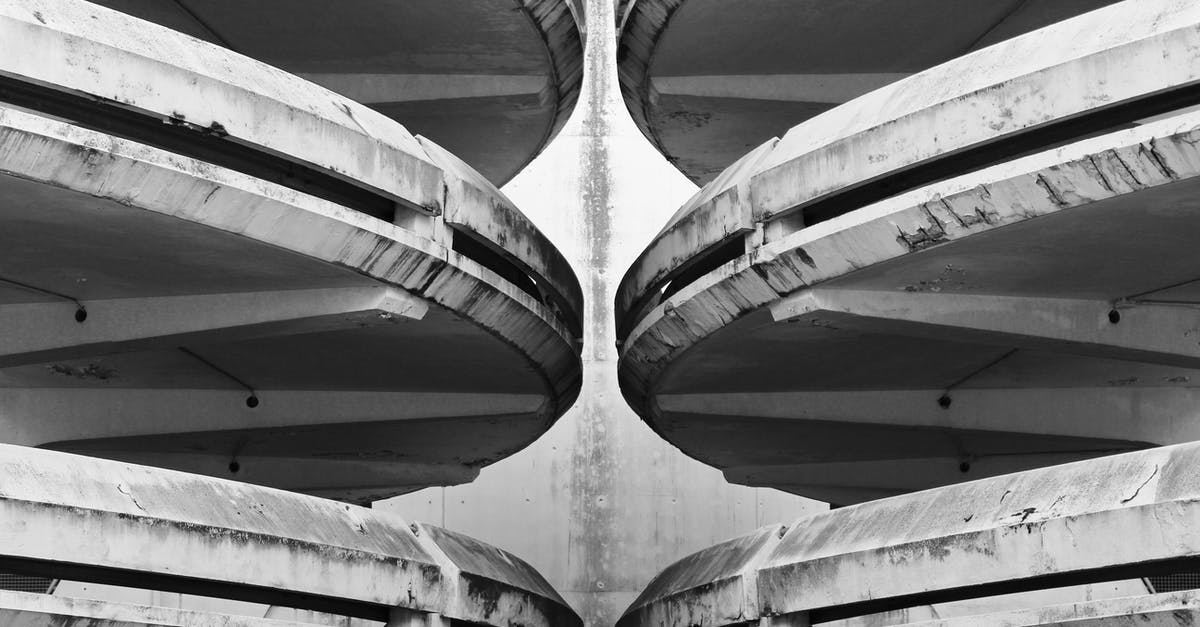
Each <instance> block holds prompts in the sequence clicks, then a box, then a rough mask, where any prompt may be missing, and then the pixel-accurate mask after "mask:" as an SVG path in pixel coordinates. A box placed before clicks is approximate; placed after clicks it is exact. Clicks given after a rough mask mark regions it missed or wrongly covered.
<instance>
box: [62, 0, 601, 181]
mask: <svg viewBox="0 0 1200 627" xmlns="http://www.w3.org/2000/svg"><path fill="white" fill-rule="evenodd" d="M96 3H97V4H100V5H104V6H106V7H109V8H112V9H115V10H118V11H122V12H125V13H127V14H129V15H133V16H136V17H139V18H142V19H145V20H149V21H151V22H155V23H157V24H161V25H162V26H164V27H167V28H171V29H174V30H176V31H179V32H182V33H186V34H188V35H191V36H193V37H196V38H198V39H201V40H203V41H205V42H208V43H211V44H213V45H214V46H221V47H223V48H227V49H229V50H232V51H234V52H237V53H240V54H243V55H246V56H248V57H252V58H254V59H258V60H260V61H263V62H265V63H269V64H271V65H273V66H275V67H278V68H281V69H283V70H285V71H287V72H290V73H292V74H296V75H299V76H301V77H303V78H305V79H307V80H310V81H312V82H314V83H317V84H319V85H322V86H324V87H327V88H329V89H331V90H333V91H335V92H338V93H339V94H342V95H344V96H346V97H347V98H350V99H352V100H355V101H357V102H361V103H364V104H366V105H367V106H369V107H370V108H372V109H374V110H376V111H378V112H380V113H382V114H384V115H386V116H388V117H390V118H392V119H394V120H397V121H399V122H400V123H402V124H404V125H405V126H406V127H408V128H409V129H410V130H411V131H413V132H414V133H418V134H421V135H425V136H427V137H431V138H433V139H434V140H435V141H437V142H438V143H440V144H442V145H444V146H446V147H447V148H448V149H450V150H451V151H452V152H454V153H455V154H457V155H459V156H460V157H462V158H463V159H465V160H466V161H467V162H468V163H470V164H471V165H472V166H474V167H475V168H476V169H477V170H479V171H480V172H482V173H483V175H484V176H485V177H486V178H488V179H489V180H491V181H493V182H495V183H496V184H497V185H500V184H503V183H504V182H505V181H507V180H508V179H510V178H512V177H513V175H515V174H516V173H517V172H518V171H520V169H521V168H522V167H524V166H525V164H527V163H528V162H529V161H530V160H531V159H533V157H534V156H536V155H537V154H538V153H539V152H541V150H542V149H543V148H545V146H546V145H547V144H548V143H549V142H550V140H551V139H552V138H553V137H554V135H555V134H556V133H557V132H558V131H559V129H561V128H562V126H563V124H565V123H566V120H567V117H569V116H570V113H571V110H572V109H573V108H574V106H575V102H576V100H577V99H578V96H579V88H580V85H581V83H582V79H583V36H582V32H581V28H580V25H579V24H578V23H577V22H576V19H575V17H574V15H573V12H572V8H571V7H570V4H569V3H568V1H567V0H406V1H405V2H393V3H388V2H384V3H379V2H361V3H356V4H354V5H351V6H349V7H348V6H346V5H345V4H344V3H341V2H337V1H336V0H335V1H332V2H330V1H327V0H303V1H297V0H268V1H262V0H259V1H257V2H237V1H229V0H180V1H178V2H161V1H160V0H98V1H97V2H96ZM55 12H56V11H55V10H54V9H53V8H51V9H50V10H44V9H43V15H44V16H46V19H47V20H54V19H55V18H56V15H55Z"/></svg>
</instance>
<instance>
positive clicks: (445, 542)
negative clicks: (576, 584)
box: [416, 524, 582, 627]
mask: <svg viewBox="0 0 1200 627" xmlns="http://www.w3.org/2000/svg"><path fill="white" fill-rule="evenodd" d="M416 533H417V534H418V536H420V537H422V538H427V540H426V546H429V544H430V543H432V544H433V546H434V547H436V549H434V550H435V551H436V552H438V553H440V555H439V560H438V561H439V563H440V564H441V565H442V572H443V577H444V582H445V585H446V586H447V589H448V590H449V591H450V592H449V593H448V595H447V598H448V599H449V602H448V603H447V606H446V607H445V608H444V609H442V610H441V612H440V613H441V614H442V615H444V616H446V617H448V618H453V619H456V620H463V621H469V622H471V623H478V624H484V625H513V626H514V627H516V626H521V627H560V626H561V627H578V626H580V625H582V623H581V622H580V619H579V616H577V615H576V614H575V612H574V611H572V609H571V606H570V605H568V604H567V602H566V601H564V600H563V598H562V597H561V596H559V594H558V592H557V591H555V589H554V587H553V586H551V585H550V584H549V583H548V582H547V581H546V579H545V578H544V577H542V575H541V573H539V572H538V571H537V570H536V569H534V568H533V567H532V566H530V565H529V564H528V563H526V562H525V561H524V560H522V559H520V558H518V557H516V556H515V555H512V554H511V553H507V552H505V551H502V550H500V549H498V548H496V547H493V546H489V545H487V544H485V543H483V542H480V541H478V540H476V539H474V538H471V537H469V536H466V535H463V534H461V533H456V532H453V531H450V530H447V529H442V528H441V527H436V526H433V525H426V524H422V525H419V526H418V531H417V532H416Z"/></svg>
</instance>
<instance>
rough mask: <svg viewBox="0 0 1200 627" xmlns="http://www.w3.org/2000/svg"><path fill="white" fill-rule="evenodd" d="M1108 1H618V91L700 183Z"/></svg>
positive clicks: (663, 147) (662, 148)
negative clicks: (806, 127)
mask: <svg viewBox="0 0 1200 627" xmlns="http://www.w3.org/2000/svg"><path fill="white" fill-rule="evenodd" d="M1112 2H1114V0H955V1H954V2H928V1H923V0H902V1H896V0H861V1H855V2H822V1H821V0H754V1H753V2H741V3H738V4H737V5H736V6H734V5H730V4H729V3H728V2H722V0H621V1H620V5H621V7H620V9H619V13H618V15H617V18H618V21H619V23H620V31H619V32H620V34H619V37H620V47H619V49H618V61H619V63H620V71H621V91H622V93H623V95H624V96H625V102H626V103H627V105H628V106H629V111H630V113H632V114H633V118H634V120H635V121H636V122H637V124H638V128H640V129H641V130H642V132H643V133H645V135H646V137H647V138H649V139H650V141H651V142H653V143H654V145H655V146H656V147H657V148H658V149H659V150H660V151H662V153H663V154H664V155H666V156H667V158H668V159H669V160H670V161H671V162H672V163H673V164H675V166H676V167H678V168H679V169H680V170H681V171H682V172H683V173H684V174H686V175H687V176H688V177H689V178H691V179H692V180H693V181H695V182H697V183H699V184H706V183H708V182H709V181H711V180H712V179H713V178H715V177H716V176H717V174H719V173H720V172H721V171H723V170H724V169H725V168H726V166H728V165H729V164H730V163H732V162H734V161H735V160H737V159H738V158H739V157H741V156H742V155H743V154H745V153H746V151H747V150H749V149H750V148H752V147H754V146H757V145H759V144H761V143H762V142H764V141H767V140H769V139H770V138H772V137H774V136H776V135H777V134H778V133H779V132H781V131H782V130H784V129H787V128H791V127H792V126H795V125H796V124H798V123H800V122H803V121H804V120H807V119H809V118H811V117H814V116H817V115H819V114H821V113H824V112H825V111H827V110H829V109H832V108H834V107H836V106H838V105H840V104H842V103H845V102H848V101H850V100H853V99H854V98H856V97H857V96H860V95H863V94H865V93H867V92H870V91H872V90H874V89H876V88H879V87H883V86H884V85H887V84H890V83H893V82H895V81H898V80H900V79H902V78H904V77H906V76H908V75H910V74H913V73H916V72H920V71H922V70H926V69H928V68H930V67H933V66H935V65H938V64H940V63H943V62H946V61H949V60H951V59H954V58H956V57H960V56H963V55H965V54H968V53H970V52H973V51H976V50H980V49H983V48H986V47H988V46H990V45H992V44H995V43H998V42H1000V41H1003V40H1005V39H1008V38H1010V37H1013V36H1015V35H1019V34H1021V33H1025V32H1028V31H1031V30H1034V29H1037V28H1040V27H1043V26H1047V25H1049V24H1053V23H1055V22H1058V21H1061V20H1065V19H1067V18H1069V17H1072V16H1075V15H1078V14H1080V13H1084V12H1086V11H1091V10H1093V9H1097V8H1100V7H1103V6H1106V5H1108V4H1111V3H1112ZM1111 26H1113V27H1116V26H1117V25H1115V24H1114V25H1111Z"/></svg>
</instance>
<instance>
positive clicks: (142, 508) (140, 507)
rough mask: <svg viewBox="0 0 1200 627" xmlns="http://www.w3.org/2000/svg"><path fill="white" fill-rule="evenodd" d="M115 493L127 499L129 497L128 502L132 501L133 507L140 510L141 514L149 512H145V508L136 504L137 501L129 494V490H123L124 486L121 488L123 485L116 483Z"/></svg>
mask: <svg viewBox="0 0 1200 627" xmlns="http://www.w3.org/2000/svg"><path fill="white" fill-rule="evenodd" d="M117 492H120V493H121V494H124V495H125V496H128V497H129V500H130V501H133V504H134V505H135V506H137V508H138V509H140V510H142V511H143V512H146V513H149V512H148V511H147V510H146V508H145V507H142V504H141V503H138V500H137V498H135V497H134V496H133V493H132V492H130V491H129V490H126V489H125V486H123V485H121V484H119V483H118V484H117Z"/></svg>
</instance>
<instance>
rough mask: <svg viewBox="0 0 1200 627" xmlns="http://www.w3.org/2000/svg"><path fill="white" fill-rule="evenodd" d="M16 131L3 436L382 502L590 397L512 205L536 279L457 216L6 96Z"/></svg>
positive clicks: (6, 172)
mask: <svg viewBox="0 0 1200 627" xmlns="http://www.w3.org/2000/svg"><path fill="white" fill-rule="evenodd" d="M0 146H2V147H3V150H0V154H2V155H3V156H2V157H0V171H2V172H3V176H2V177H0V198H2V199H3V206H2V207H0V222H2V223H3V224H4V229H3V235H2V236H0V238H2V240H3V244H4V246H3V252H2V253H0V258H2V259H3V266H4V271H3V275H2V276H0V278H2V279H4V281H5V282H6V283H4V284H3V286H2V287H0V303H3V305H2V306H0V309H3V311H4V313H3V314H0V317H3V318H4V319H5V320H6V321H8V322H12V323H14V326H13V327H12V328H13V329H19V330H20V332H21V333H20V335H19V336H16V337H12V338H10V339H7V340H6V341H5V344H4V349H5V350H4V352H5V355H4V357H3V362H2V363H3V364H4V365H5V366H6V367H5V368H4V369H3V370H2V371H0V387H2V388H3V390H2V391H0V396H3V397H4V400H3V404H2V405H0V421H3V423H4V425H5V429H4V432H5V439H6V441H8V442H13V443H21V444H30V445H52V446H54V447H56V448H61V449H67V450H80V451H83V450H87V451H89V452H92V453H94V454H101V455H105V456H109V457H116V458H122V459H128V460H133V461H139V462H145V463H153V464H163V465H167V466H171V467H176V468H182V469H188V470H192V471H196V472H204V473H208V474H217V475H224V476H233V475H236V476H237V478H239V479H242V480H246V481H252V482H261V483H264V484H269V485H275V486H279V487H286V488H290V489H299V490H304V491H308V492H313V493H318V494H322V495H326V496H331V497H336V498H344V499H349V500H355V501H367V500H372V499H376V498H382V497H385V496H389V495H393V494H396V493H398V492H404V491H409V490H412V489H415V488H418V487H423V486H425V485H431V484H432V485H439V484H440V485H444V484H446V483H457V482H461V481H467V480H470V478H471V477H473V476H474V475H475V473H477V472H478V468H479V467H480V466H482V465H485V464H487V463H489V462H491V461H494V460H495V459H497V458H499V457H502V456H504V455H506V454H509V453H511V452H513V451H515V450H518V449H519V448H521V447H523V446H524V445H526V444H527V443H528V442H530V441H532V440H533V439H535V438H536V437H537V436H538V435H539V434H541V433H542V432H543V431H544V430H545V429H546V428H547V427H548V426H549V424H550V423H551V422H552V421H553V419H554V418H555V417H556V416H557V415H559V414H561V413H562V412H563V411H565V410H566V408H567V407H569V406H570V404H571V403H572V402H573V400H574V397H575V395H576V393H577V390H578V386H579V376H580V374H579V368H580V364H579V358H578V350H579V346H578V343H577V341H576V337H577V336H576V335H575V334H574V333H573V332H572V331H571V328H573V327H574V328H577V327H578V325H579V322H578V318H577V317H576V315H575V314H573V311H574V310H575V308H578V307H579V306H580V303H579V298H578V293H577V289H578V288H575V290H574V294H575V295H574V297H572V296H571V294H572V290H571V287H572V286H571V283H570V281H569V277H570V274H569V269H567V270H565V271H564V269H563V267H562V265H561V264H562V262H561V258H556V257H555V256H553V255H551V253H552V251H553V249H552V248H550V247H549V245H548V244H546V242H545V239H544V238H543V237H542V236H541V235H540V234H537V233H536V231H532V230H530V227H529V226H528V223H527V222H524V221H523V220H522V219H519V218H516V217H515V215H516V214H515V213H514V212H513V210H512V209H511V207H507V208H506V209H504V210H502V211H497V212H495V213H494V214H493V215H496V216H498V217H501V218H503V219H504V220H505V221H506V223H508V224H511V225H513V226H514V231H516V230H518V229H520V230H519V232H520V233H521V238H520V244H521V246H522V248H521V250H520V252H519V253H518V254H513V253H509V254H510V255H511V258H514V259H516V260H517V261H519V260H521V259H528V260H530V262H529V263H528V264H525V265H524V266H522V265H518V264H517V262H513V265H511V267H512V268H516V269H517V272H518V273H519V272H521V270H520V269H521V268H522V267H527V268H529V269H530V272H531V274H533V276H535V277H540V276H542V275H541V274H540V273H534V272H533V271H534V270H539V268H544V269H545V271H546V272H547V273H548V274H551V275H552V276H554V277H555V280H554V281H550V280H548V279H539V280H538V283H537V284H538V285H539V286H540V288H541V289H542V290H543V292H539V291H537V290H532V294H530V293H527V292H526V291H524V290H523V289H521V288H520V287H519V286H515V285H513V284H512V283H510V282H509V281H507V280H505V279H504V278H502V277H500V276H499V275H497V274H496V273H495V272H493V271H491V270H489V269H487V268H486V267H484V266H481V265H480V264H479V263H476V262H475V261H472V260H471V259H470V258H468V257H466V256H465V255H464V254H460V253H458V252H456V251H455V250H453V249H452V247H453V241H452V239H453V235H452V233H451V226H450V225H448V224H446V223H445V222H444V221H443V219H442V218H440V217H439V218H428V219H427V220H428V222H426V223H425V226H429V227H431V228H434V227H436V228H435V230H433V231H432V232H431V231H428V230H422V228H419V227H420V226H421V225H420V224H418V225H415V226H414V225H405V228H401V226H396V225H392V224H388V223H386V222H382V221H380V220H376V219H374V218H371V217H369V216H366V215H363V214H361V213H359V212H355V211H350V210H348V209H346V208H344V207H341V206H339V205H335V204H333V203H330V202H327V201H324V200H320V199H317V198H315V197H312V196H309V195H306V194H302V193H300V192H297V191H295V190H291V189H288V188H285V187H281V186H278V185H273V184H271V183H268V182H265V181H263V180H261V179H257V178H254V177H251V176H247V175H244V174H240V173H237V172H234V171H231V170H227V169H223V168H220V167H216V166H213V165H211V164H207V163H204V162H201V161H196V160H193V159H188V158H185V157H181V156H179V155H175V154H171V153H169V152H164V151H161V150H157V149H154V148H150V147H147V146H144V145H141V144H137V143H134V142H130V141H125V140H120V139H115V138H113V137H111V136H108V135H105V134H101V133H96V132H92V131H86V130H83V129H80V128H78V127H74V126H71V125H68V124H64V123H61V122H55V121H50V120H48V119H45V118H42V117H39V116H36V115H32V114H28V113H23V112H18V111H16V110H11V109H5V110H3V111H2V112H0ZM485 191H486V190H485ZM497 198H500V199H502V197H501V196H499V195H498V194H497ZM495 202H497V203H501V202H502V201H501V200H496V201H495ZM475 223H476V224H479V225H488V224H489V223H488V222H487V221H486V220H485V219H483V218H475ZM481 228H482V227H481ZM503 234H504V231H503V229H500V228H495V227H493V228H492V230H491V231H489V232H485V233H483V234H482V235H480V237H481V238H483V239H485V240H487V239H488V238H489V237H490V238H492V239H500V241H501V242H502V243H503V242H504V240H503V239H501V236H503ZM540 254H545V255H548V256H547V257H538V255H540ZM497 257H499V256H498V255H497ZM46 259H53V260H54V262H53V263H49V264H48V263H46ZM501 259H503V258H501ZM535 259H536V260H537V261H536V263H537V264H538V267H537V268H535V267H534V264H535V261H534V260H535ZM484 261H485V262H489V263H490V264H491V265H495V264H494V263H493V262H492V261H489V259H487V258H484ZM501 269H503V268H501ZM522 276H524V277H525V280H526V281H527V282H530V283H532V282H533V279H531V278H530V277H529V276H527V275H522ZM560 289H562V290H565V291H566V293H565V294H564V293H563V292H560V291H559V290H560ZM543 293H544V294H546V295H547V296H546V298H545V301H546V302H542V294H543ZM557 303H564V304H563V305H558V304H557ZM81 307H82V310H83V311H84V312H86V313H87V317H86V319H85V321H84V322H77V321H76V320H77V318H76V316H77V315H78V314H79V313H80V308H81ZM55 311H57V312H58V313H57V315H55V314H54V313H53V312H55ZM179 347H183V348H184V349H185V350H180V348H179ZM403 355H419V356H420V358H419V359H417V358H398V356H403ZM251 400H253V401H254V402H256V403H257V405H252V404H251ZM346 425H357V427H356V428H354V429H347V428H346ZM449 425H456V426H457V428H458V430H455V429H449V428H448V427H449ZM305 461H311V462H312V464H313V466H312V467H311V468H310V469H302V466H303V463H304V462H305Z"/></svg>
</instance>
